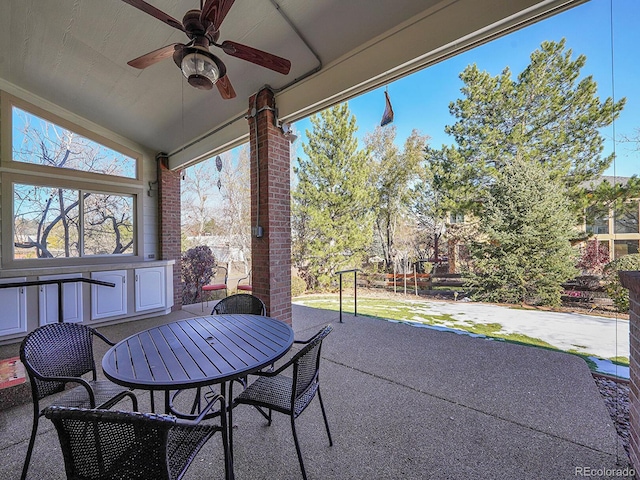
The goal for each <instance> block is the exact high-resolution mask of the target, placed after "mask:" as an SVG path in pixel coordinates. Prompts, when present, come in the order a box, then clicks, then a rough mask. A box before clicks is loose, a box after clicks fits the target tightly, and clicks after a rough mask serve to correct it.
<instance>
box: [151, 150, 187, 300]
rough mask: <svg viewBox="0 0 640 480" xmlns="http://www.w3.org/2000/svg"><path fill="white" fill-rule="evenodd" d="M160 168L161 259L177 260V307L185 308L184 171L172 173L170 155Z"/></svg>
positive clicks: (159, 158)
mask: <svg viewBox="0 0 640 480" xmlns="http://www.w3.org/2000/svg"><path fill="white" fill-rule="evenodd" d="M156 160H157V163H158V165H157V168H158V216H159V220H158V236H159V238H160V258H161V259H162V260H175V261H176V263H175V264H174V266H173V307H172V310H174V311H175V310H180V309H181V308H182V278H181V271H182V269H181V248H180V228H181V223H180V172H179V171H177V172H174V171H171V170H169V159H168V158H167V156H166V154H162V153H161V154H158V155H157V156H156Z"/></svg>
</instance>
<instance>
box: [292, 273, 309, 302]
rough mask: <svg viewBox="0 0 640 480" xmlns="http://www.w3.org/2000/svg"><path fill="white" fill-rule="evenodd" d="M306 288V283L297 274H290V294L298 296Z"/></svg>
mask: <svg viewBox="0 0 640 480" xmlns="http://www.w3.org/2000/svg"><path fill="white" fill-rule="evenodd" d="M306 290H307V283H306V282H305V281H304V280H303V279H301V278H300V277H299V276H297V275H291V296H292V297H299V296H300V295H302V294H303V293H304V292H305V291H306Z"/></svg>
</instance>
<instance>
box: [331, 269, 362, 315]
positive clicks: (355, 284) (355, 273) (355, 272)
mask: <svg viewBox="0 0 640 480" xmlns="http://www.w3.org/2000/svg"><path fill="white" fill-rule="evenodd" d="M351 272H353V316H354V317H357V316H358V272H362V270H360V269H359V268H352V269H350V270H340V271H339V272H336V275H340V323H342V275H343V274H345V273H351Z"/></svg>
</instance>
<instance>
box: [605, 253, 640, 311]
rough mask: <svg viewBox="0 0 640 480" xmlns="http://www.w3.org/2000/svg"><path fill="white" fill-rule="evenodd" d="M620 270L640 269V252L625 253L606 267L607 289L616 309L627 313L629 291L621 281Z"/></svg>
mask: <svg viewBox="0 0 640 480" xmlns="http://www.w3.org/2000/svg"><path fill="white" fill-rule="evenodd" d="M620 270H623V271H624V270H640V254H638V253H634V254H631V255H625V256H624V257H621V258H618V259H617V260H614V261H613V262H610V263H608V264H607V265H606V266H605V267H604V280H605V291H606V292H607V295H609V297H610V298H611V300H613V304H614V305H615V306H616V310H618V311H619V312H622V313H626V312H628V311H629V291H628V290H627V289H626V288H624V287H623V286H622V283H620V278H619V277H618V272H619V271H620Z"/></svg>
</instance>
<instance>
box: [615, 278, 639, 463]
mask: <svg viewBox="0 0 640 480" xmlns="http://www.w3.org/2000/svg"><path fill="white" fill-rule="evenodd" d="M619 275H620V280H621V281H622V285H623V286H624V287H625V288H627V289H629V366H630V369H629V370H630V374H629V376H630V380H631V387H630V392H629V426H630V438H629V450H630V452H629V457H630V459H631V463H632V464H633V467H634V468H635V470H636V471H638V469H640V272H619Z"/></svg>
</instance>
